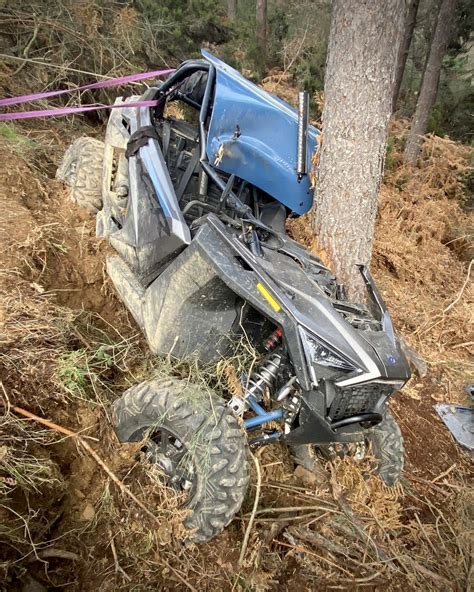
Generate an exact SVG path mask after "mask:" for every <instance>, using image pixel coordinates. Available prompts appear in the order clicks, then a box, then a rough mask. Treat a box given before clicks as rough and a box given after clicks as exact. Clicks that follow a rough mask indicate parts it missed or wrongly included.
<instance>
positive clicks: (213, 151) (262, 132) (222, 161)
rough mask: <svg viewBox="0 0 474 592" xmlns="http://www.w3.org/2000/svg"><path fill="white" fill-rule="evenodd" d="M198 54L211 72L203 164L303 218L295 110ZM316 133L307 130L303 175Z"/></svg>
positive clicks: (304, 186)
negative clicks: (250, 186) (211, 94)
mask: <svg viewBox="0 0 474 592" xmlns="http://www.w3.org/2000/svg"><path fill="white" fill-rule="evenodd" d="M202 55H203V56H204V57H205V58H206V60H208V61H209V62H211V63H212V64H213V66H214V67H215V69H216V91H215V96H214V106H213V111H212V117H211V121H210V125H209V131H208V140H207V146H206V152H207V157H208V159H209V162H211V163H212V164H214V165H216V166H217V167H218V169H220V170H222V171H223V172H225V173H228V174H234V175H237V176H238V177H240V178H242V179H245V180H246V181H248V182H249V183H252V184H253V185H255V186H256V187H258V188H260V189H262V190H263V191H265V192H266V193H269V194H270V195H271V196H272V197H273V198H274V199H277V200H278V201H280V202H281V203H283V204H284V205H285V206H287V207H288V208H289V209H290V210H291V211H293V212H295V213H297V214H304V213H305V212H307V211H308V210H309V209H310V208H311V205H312V203H313V192H312V190H311V189H310V180H309V177H308V175H305V176H304V177H303V179H302V180H301V181H300V182H298V179H297V174H296V160H297V133H298V114H297V111H296V109H293V107H291V106H290V105H288V103H285V101H282V100H281V99H279V98H277V97H275V96H274V95H271V94H270V93H268V92H266V91H264V90H263V89H261V88H259V87H258V86H256V85H255V84H253V83H252V82H250V81H249V80H247V79H246V78H244V77H243V76H242V75H241V74H240V73H239V72H237V70H234V69H233V68H231V67H230V66H228V65H227V64H225V63H224V62H222V61H221V60H219V59H218V58H216V57H214V56H213V55H212V54H210V53H209V52H207V51H205V50H202ZM237 126H238V127H237ZM236 130H238V131H237V133H235V132H236ZM239 131H240V135H239ZM318 133H319V132H318V131H317V130H316V128H314V127H313V126H309V130H308V152H307V153H308V166H307V170H308V171H309V167H310V160H311V156H312V154H313V153H314V150H315V148H316V143H317V140H316V138H317V135H318ZM237 136H238V137H237Z"/></svg>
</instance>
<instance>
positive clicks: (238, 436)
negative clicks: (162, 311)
mask: <svg viewBox="0 0 474 592" xmlns="http://www.w3.org/2000/svg"><path fill="white" fill-rule="evenodd" d="M112 417H113V423H114V427H115V431H116V433H117V436H118V438H119V440H120V441H121V442H132V441H139V440H140V439H142V438H143V437H144V436H146V434H147V432H149V431H150V428H152V429H153V430H156V429H158V428H160V427H162V428H164V429H168V430H173V432H174V433H175V434H177V435H179V439H180V441H181V442H182V443H183V444H184V446H185V447H186V448H187V450H188V451H189V454H190V455H191V456H192V460H193V463H194V467H195V476H196V483H195V487H194V490H193V494H192V498H191V499H190V500H189V501H188V503H187V505H186V507H187V509H189V510H190V512H189V513H188V515H187V517H186V518H185V520H184V526H185V527H186V528H189V529H192V530H193V531H194V533H191V534H190V537H189V538H190V540H191V541H192V542H196V543H202V542H205V541H208V540H209V539H211V538H213V537H215V536H216V535H218V534H219V533H220V532H222V530H223V529H224V528H225V527H226V526H227V525H228V524H229V523H230V522H231V520H232V519H233V518H234V516H235V514H236V513H237V512H238V511H239V509H240V507H241V505H242V502H243V500H244V497H245V494H246V491H247V486H248V482H249V462H248V445H247V439H246V436H245V434H244V432H243V430H242V429H241V428H240V427H239V424H238V422H237V420H236V418H235V417H234V416H233V414H232V412H231V411H230V409H229V407H228V406H227V405H226V404H225V402H224V401H223V400H222V399H220V398H219V397H217V395H215V394H214V393H212V392H209V391H206V390H203V389H200V388H199V387H196V386H195V385H191V384H189V383H188V382H186V381H182V380H177V379H174V378H169V379H156V380H153V381H149V382H143V383H141V384H139V385H137V386H134V387H132V388H130V389H129V390H128V391H126V392H125V393H124V394H123V396H122V397H121V398H120V399H118V400H117V401H115V402H114V403H113V405H112Z"/></svg>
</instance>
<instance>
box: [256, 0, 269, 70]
mask: <svg viewBox="0 0 474 592" xmlns="http://www.w3.org/2000/svg"><path fill="white" fill-rule="evenodd" d="M256 37H257V48H258V51H259V65H260V69H261V71H262V72H263V71H264V70H265V64H266V61H267V0H257V31H256Z"/></svg>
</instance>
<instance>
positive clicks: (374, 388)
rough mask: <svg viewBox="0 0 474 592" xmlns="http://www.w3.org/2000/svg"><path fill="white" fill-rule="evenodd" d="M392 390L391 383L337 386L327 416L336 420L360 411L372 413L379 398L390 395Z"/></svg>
mask: <svg viewBox="0 0 474 592" xmlns="http://www.w3.org/2000/svg"><path fill="white" fill-rule="evenodd" d="M392 392H393V387H392V386H391V385H383V384H363V385H355V386H349V387H346V388H337V391H336V396H335V397H334V401H333V402H332V404H331V407H330V409H329V417H330V418H331V420H332V421H338V420H339V419H345V418H346V417H351V416H353V415H360V414H361V413H373V412H374V408H375V406H376V405H377V403H378V402H379V400H380V399H381V398H382V397H383V398H385V397H387V396H388V395H391V394H392Z"/></svg>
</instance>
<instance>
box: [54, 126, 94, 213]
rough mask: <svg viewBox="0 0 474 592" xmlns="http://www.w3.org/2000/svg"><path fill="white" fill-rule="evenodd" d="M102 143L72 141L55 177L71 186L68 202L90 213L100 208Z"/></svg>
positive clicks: (83, 138)
mask: <svg viewBox="0 0 474 592" xmlns="http://www.w3.org/2000/svg"><path fill="white" fill-rule="evenodd" d="M103 160H104V143H103V142H101V141H100V140H96V139H95V138H88V137H82V138H78V139H77V140H75V141H74V142H73V143H72V144H71V145H70V146H69V148H68V149H67V150H66V152H65V154H64V158H63V160H62V162H61V165H60V166H59V168H58V170H57V172H56V177H57V178H58V179H59V180H60V181H63V182H64V183H66V185H69V187H71V199H72V201H73V202H75V203H76V204H77V205H78V206H80V207H83V208H85V209H87V210H89V211H90V212H92V213H93V214H97V212H98V211H99V210H100V209H102V166H103Z"/></svg>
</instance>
